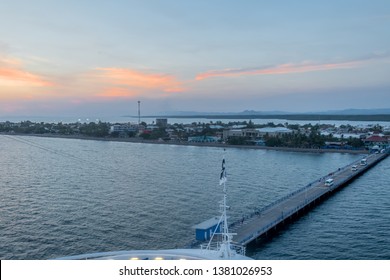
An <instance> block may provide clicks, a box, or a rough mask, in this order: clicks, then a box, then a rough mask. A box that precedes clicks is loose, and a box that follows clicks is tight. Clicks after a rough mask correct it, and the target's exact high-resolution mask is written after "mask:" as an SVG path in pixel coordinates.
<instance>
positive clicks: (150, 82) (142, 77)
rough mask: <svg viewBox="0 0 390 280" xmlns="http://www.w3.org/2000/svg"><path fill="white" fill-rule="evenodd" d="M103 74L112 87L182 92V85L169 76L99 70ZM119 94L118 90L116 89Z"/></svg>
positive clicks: (119, 70)
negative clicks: (120, 86)
mask: <svg viewBox="0 0 390 280" xmlns="http://www.w3.org/2000/svg"><path fill="white" fill-rule="evenodd" d="M97 70H99V71H101V72H102V73H101V74H100V75H98V76H99V77H100V78H102V79H105V80H106V82H108V83H109V84H112V85H114V86H115V85H122V86H128V87H130V88H131V89H139V90H151V89H155V90H156V89H157V90H161V91H163V92H168V93H173V92H182V91H184V90H185V89H184V87H183V85H182V83H181V82H180V81H179V80H177V79H176V78H175V77H174V76H171V75H167V74H151V73H144V72H141V71H136V70H131V69H124V68H97ZM115 90H116V91H117V92H123V91H122V90H121V91H118V88H116V89H115Z"/></svg>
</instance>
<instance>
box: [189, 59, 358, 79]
mask: <svg viewBox="0 0 390 280" xmlns="http://www.w3.org/2000/svg"><path fill="white" fill-rule="evenodd" d="M360 63H361V61H350V62H341V63H324V64H316V63H307V62H306V63H301V64H291V63H290V64H280V65H276V66H268V67H262V68H246V69H243V68H236V69H222V70H211V71H207V72H203V73H200V74H198V75H197V76H196V80H204V79H208V78H212V77H236V76H245V75H281V74H291V73H304V72H314V71H327V70H334V69H347V68H355V67H357V66H358V65H359V64H360Z"/></svg>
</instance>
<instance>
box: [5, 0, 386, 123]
mask: <svg viewBox="0 0 390 280" xmlns="http://www.w3.org/2000/svg"><path fill="white" fill-rule="evenodd" d="M3 2H4V3H2V5H1V9H0V24H1V26H4V27H8V28H2V29H0V117H1V116H7V115H46V114H58V115H73V114H87V113H88V114H96V115H113V114H114V115H125V114H129V113H131V114H136V113H137V101H138V100H143V102H142V104H143V113H145V114H155V113H157V112H165V111H170V112H172V111H198V112H240V111H244V110H258V111H261V110H263V111H272V110H282V111H293V112H300V111H318V110H320V111H321V110H334V109H344V108H382V107H383V106H385V107H388V105H386V104H390V94H389V91H390V80H389V78H388V73H390V37H389V36H388V26H390V17H389V16H388V15H389V14H390V2H388V1H381V0H373V2H358V3H357V2H356V1H352V0H346V1H343V2H340V1H338V2H336V1H333V0H331V1H326V2H323V3H321V5H320V4H318V3H315V2H312V1H300V2H299V3H294V4H292V3H290V2H288V1H282V3H274V2H273V1H268V2H265V1H248V2H247V1H244V2H242V3H241V2H237V1H229V0H228V1H225V0H216V1H206V0H199V1H173V0H167V1H163V2H162V3H160V4H159V5H156V4H155V3H154V2H153V1H152V2H150V1H119V2H117V1H113V2H107V1H97V2H95V1H89V0H87V1H81V2H79V1H65V2H61V3H58V2H52V1H38V2H35V1H34V3H33V2H32V1H27V0H15V1H3ZM336 6H337V9H335V7H336ZM91 7H93V8H91ZM303 100H304V102H303ZM130 111H131V112H130Z"/></svg>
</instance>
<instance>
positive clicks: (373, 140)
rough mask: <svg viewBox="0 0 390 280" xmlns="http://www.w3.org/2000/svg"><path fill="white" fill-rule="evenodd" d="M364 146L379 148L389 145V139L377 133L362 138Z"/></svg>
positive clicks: (373, 148) (371, 148)
mask: <svg viewBox="0 0 390 280" xmlns="http://www.w3.org/2000/svg"><path fill="white" fill-rule="evenodd" d="M363 142H364V146H365V147H366V148H367V149H369V150H381V149H386V148H388V147H389V145H390V142H389V139H388V138H386V137H383V136H379V135H372V136H370V137H368V138H366V139H364V140H363Z"/></svg>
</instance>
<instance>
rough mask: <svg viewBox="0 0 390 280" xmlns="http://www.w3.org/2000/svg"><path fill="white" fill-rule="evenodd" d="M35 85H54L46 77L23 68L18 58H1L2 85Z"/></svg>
mask: <svg viewBox="0 0 390 280" xmlns="http://www.w3.org/2000/svg"><path fill="white" fill-rule="evenodd" d="M1 85H5V86H12V87H15V86H16V87H17V86H34V87H47V86H51V85H53V84H52V83H51V82H49V81H47V80H46V79H45V78H43V77H41V76H39V75H36V74H33V73H30V72H28V71H25V70H23V67H22V63H21V62H20V61H19V60H17V59H10V58H0V86H1Z"/></svg>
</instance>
